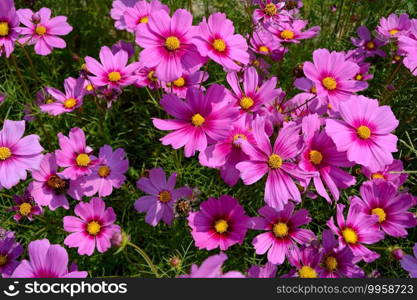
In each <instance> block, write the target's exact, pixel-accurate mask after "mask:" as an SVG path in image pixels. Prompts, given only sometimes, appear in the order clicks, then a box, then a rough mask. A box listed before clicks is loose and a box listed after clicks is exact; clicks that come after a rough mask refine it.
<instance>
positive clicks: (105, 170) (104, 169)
mask: <svg viewBox="0 0 417 300" xmlns="http://www.w3.org/2000/svg"><path fill="white" fill-rule="evenodd" d="M110 173H111V170H110V168H109V167H108V166H101V167H100V168H98V176H100V177H101V178H106V177H108V176H109V175H110Z"/></svg>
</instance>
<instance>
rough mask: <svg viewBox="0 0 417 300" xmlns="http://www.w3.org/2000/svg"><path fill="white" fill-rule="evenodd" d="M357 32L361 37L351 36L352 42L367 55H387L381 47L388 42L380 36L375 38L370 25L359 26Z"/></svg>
mask: <svg viewBox="0 0 417 300" xmlns="http://www.w3.org/2000/svg"><path fill="white" fill-rule="evenodd" d="M357 33H358V36H359V37H358V38H354V37H353V38H351V40H352V44H353V45H355V46H356V47H358V49H360V50H361V51H363V52H364V53H365V56H366V57H374V56H375V55H378V56H380V57H385V56H387V55H386V53H385V52H384V51H383V50H382V49H381V47H382V46H384V45H385V44H386V41H383V40H381V39H380V38H373V37H372V35H371V32H370V31H369V29H368V27H366V26H359V27H358V30H357Z"/></svg>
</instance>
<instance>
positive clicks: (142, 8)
mask: <svg viewBox="0 0 417 300" xmlns="http://www.w3.org/2000/svg"><path fill="white" fill-rule="evenodd" d="M160 10H163V11H165V12H166V13H167V14H169V7H168V6H166V5H164V4H162V3H161V2H159V0H152V1H151V3H149V2H148V1H145V0H141V1H138V2H136V4H135V5H134V6H133V7H126V9H125V10H124V13H123V17H124V21H125V23H126V30H127V31H129V32H135V31H136V29H137V28H138V25H139V24H143V23H145V24H146V23H148V22H149V17H150V16H152V14H154V13H155V12H157V11H160Z"/></svg>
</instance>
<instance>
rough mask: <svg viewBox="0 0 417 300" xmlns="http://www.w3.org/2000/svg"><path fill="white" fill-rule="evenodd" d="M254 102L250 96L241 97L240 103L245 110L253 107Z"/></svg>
mask: <svg viewBox="0 0 417 300" xmlns="http://www.w3.org/2000/svg"><path fill="white" fill-rule="evenodd" d="M254 104H255V102H254V101H253V99H252V98H250V97H243V98H242V99H240V103H239V105H240V107H241V108H243V109H245V110H247V109H249V108H251V107H252V106H253V105H254Z"/></svg>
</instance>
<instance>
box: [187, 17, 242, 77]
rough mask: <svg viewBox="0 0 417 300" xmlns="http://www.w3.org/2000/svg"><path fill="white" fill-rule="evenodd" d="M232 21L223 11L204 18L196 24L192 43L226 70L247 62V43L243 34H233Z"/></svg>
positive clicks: (239, 67)
mask: <svg viewBox="0 0 417 300" xmlns="http://www.w3.org/2000/svg"><path fill="white" fill-rule="evenodd" d="M234 32H235V28H234V26H233V23H232V21H230V20H229V19H227V18H226V15H225V14H223V13H214V14H212V15H210V17H209V18H208V21H207V20H206V19H205V18H204V19H203V21H202V22H201V23H200V24H199V26H198V32H197V34H196V35H195V36H194V38H193V43H194V44H195V45H196V46H197V48H198V51H199V52H200V54H201V55H202V56H204V57H207V56H208V57H209V58H211V59H212V60H214V61H215V62H216V63H218V64H220V65H222V66H223V67H224V68H226V69H227V70H231V71H239V70H240V69H241V66H242V65H247V64H248V63H249V53H248V44H247V43H246V40H245V38H244V37H243V36H241V35H239V34H234Z"/></svg>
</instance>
